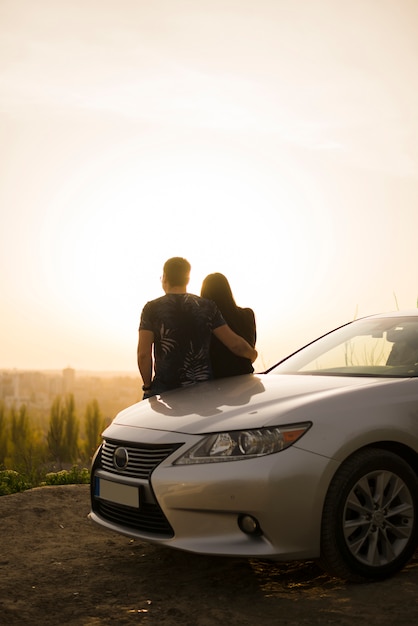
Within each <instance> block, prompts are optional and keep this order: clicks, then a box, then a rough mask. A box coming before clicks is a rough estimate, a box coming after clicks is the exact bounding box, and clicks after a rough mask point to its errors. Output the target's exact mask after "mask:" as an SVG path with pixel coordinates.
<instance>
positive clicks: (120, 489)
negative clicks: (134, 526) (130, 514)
mask: <svg viewBox="0 0 418 626" xmlns="http://www.w3.org/2000/svg"><path fill="white" fill-rule="evenodd" d="M95 495H96V496H98V497H99V498H101V499H102V500H108V501H109V502H114V503H115V504H123V505H125V506H132V507H135V508H139V488H138V487H132V486H131V485H123V484H121V483H114V482H113V481H111V480H105V479H104V478H96V484H95Z"/></svg>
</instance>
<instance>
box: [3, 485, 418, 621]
mask: <svg viewBox="0 0 418 626" xmlns="http://www.w3.org/2000/svg"><path fill="white" fill-rule="evenodd" d="M88 512H89V488H88V486H87V485H71V486H62V487H42V488H39V489H33V490H31V491H27V492H23V493H18V494H14V495H10V496H3V497H1V498H0V522H1V536H0V537H1V538H0V542H1V544H0V545H1V548H0V624H4V625H5V626H6V625H7V626H15V625H16V626H21V625H22V626H24V625H26V624H31V625H35V626H37V625H38V624H39V625H42V626H64V625H66V626H67V625H68V626H105V625H106V626H107V625H109V624H112V625H114V626H124V625H125V624H126V625H129V626H131V625H135V626H136V625H138V624H141V625H142V624H144V625H152V626H174V625H176V626H178V625H181V626H212V625H215V624H216V625H218V624H224V625H228V626H238V625H239V626H250V625H251V626H253V625H254V624H257V625H258V624H263V625H264V624H266V625H273V624H274V625H276V624H279V625H281V624H284V625H287V626H296V625H297V626H302V625H309V626H311V625H321V626H323V625H326V624H333V625H338V626H348V625H350V626H352V625H353V624H356V625H357V626H362V625H366V624H367V625H372V624H373V625H375V624H379V625H387V626H393V625H396V626H406V625H408V626H412V625H416V624H418V602H417V592H418V554H416V555H415V558H414V559H413V560H412V561H411V562H410V564H409V565H408V566H407V567H406V568H405V569H404V570H403V571H402V572H401V573H399V574H398V575H397V576H395V577H393V578H391V579H390V580H386V581H384V582H380V583H373V584H367V585H352V584H347V583H345V582H343V581H340V580H337V579H333V578H330V577H329V576H327V575H325V574H324V573H323V572H322V571H321V570H320V569H319V568H318V567H317V565H316V564H315V563H313V562H308V563H269V562H261V561H256V560H251V561H248V560H246V559H227V558H223V557H222V558H221V557H208V556H200V555H194V554H187V553H182V552H178V551H175V550H170V549H168V548H161V547H157V546H153V545H151V544H148V543H144V542H142V541H133V540H130V539H129V538H126V537H123V536H120V535H117V534H114V533H110V532H109V531H106V530H104V529H101V528H100V527H98V526H97V525H95V524H93V523H92V522H90V521H89V520H88V519H87V514H88Z"/></svg>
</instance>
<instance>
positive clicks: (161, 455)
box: [101, 440, 182, 480]
mask: <svg viewBox="0 0 418 626" xmlns="http://www.w3.org/2000/svg"><path fill="white" fill-rule="evenodd" d="M181 445H182V444H181V443H177V444H167V445H160V446H157V445H146V444H138V445H135V446H132V445H130V446H127V445H125V444H124V443H121V442H117V441H109V440H106V441H105V442H104V443H103V446H102V450H101V464H102V467H103V469H105V470H106V471H107V472H111V473H112V474H119V475H121V474H122V475H123V476H130V477H132V478H143V479H145V480H147V479H148V478H149V477H150V476H151V473H152V472H153V470H154V469H155V468H156V467H157V465H159V464H160V463H161V462H162V461H164V459H166V458H167V457H168V456H170V454H172V453H173V452H174V451H175V450H177V448H179V447H180V446H181ZM117 448H124V449H125V450H126V451H127V453H128V463H127V465H126V467H125V468H124V469H123V470H120V469H116V468H115V466H114V465H113V454H114V452H115V450H116V449H117Z"/></svg>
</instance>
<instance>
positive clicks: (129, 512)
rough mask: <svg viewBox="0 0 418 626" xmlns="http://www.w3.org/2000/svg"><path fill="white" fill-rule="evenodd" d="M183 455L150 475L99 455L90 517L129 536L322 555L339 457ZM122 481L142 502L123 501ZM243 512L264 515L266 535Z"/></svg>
mask: <svg viewBox="0 0 418 626" xmlns="http://www.w3.org/2000/svg"><path fill="white" fill-rule="evenodd" d="M189 444H190V441H188V442H187V446H186V447H187V448H188V447H189ZM115 445H120V446H124V445H129V446H132V444H124V443H123V442H115ZM176 447H177V446H176ZM179 453H181V448H179V449H178V450H177V451H175V452H174V453H171V454H170V455H169V456H168V457H167V458H165V459H164V460H163V461H161V462H160V463H159V464H158V465H157V466H156V467H155V468H154V469H153V470H152V471H150V473H149V476H148V477H147V478H145V477H143V478H136V477H132V476H129V475H127V474H126V473H124V472H117V473H115V471H113V470H112V469H110V471H109V468H104V467H103V466H102V463H101V454H100V453H99V454H98V456H97V458H96V460H95V463H94V464H93V468H92V496H91V500H92V510H91V513H90V518H91V519H92V520H93V521H95V522H97V523H98V524H100V525H102V526H104V527H106V528H108V529H110V530H113V531H116V532H118V533H122V534H125V535H127V536H129V537H134V538H137V539H142V540H146V541H149V542H152V543H161V544H165V545H169V546H171V547H173V548H178V549H181V550H186V551H190V552H197V553H202V554H217V555H225V556H227V555H228V556H241V557H259V558H271V559H279V560H290V559H306V558H316V557H318V556H319V550H320V527H321V515H322V507H323V501H324V498H325V495H326V490H327V488H328V484H329V481H330V479H331V477H332V475H333V474H334V472H335V470H336V467H337V463H336V462H335V461H332V460H330V459H327V458H326V457H323V456H320V455H316V454H313V453H310V452H306V451H304V450H300V449H298V448H297V447H296V446H292V447H291V448H288V449H286V450H284V451H282V452H279V453H277V454H272V455H268V456H264V457H260V458H257V459H246V460H239V461H227V462H219V463H210V464H196V465H187V466H184V465H173V464H172V462H173V460H174V459H175V458H177V457H178V456H179ZM100 481H105V482H106V483H107V482H110V483H112V485H111V487H112V489H110V492H111V495H109V494H105V498H103V497H102V495H100V490H98V488H97V486H98V482H99V487H100ZM118 485H121V486H122V485H124V486H127V487H128V491H131V490H132V489H139V506H136V505H135V506H128V505H127V504H126V502H125V503H123V502H122V503H120V502H115V501H114V500H115V499H118V497H116V498H115V497H114V496H113V495H112V494H114V493H117V492H118ZM109 498H110V499H109ZM121 499H122V500H123V498H121ZM243 515H248V516H251V517H252V518H254V519H255V520H257V522H258V525H259V528H260V529H261V533H254V534H248V533H245V532H243V531H242V530H241V528H240V526H239V523H238V522H239V519H240V517H242V516H243Z"/></svg>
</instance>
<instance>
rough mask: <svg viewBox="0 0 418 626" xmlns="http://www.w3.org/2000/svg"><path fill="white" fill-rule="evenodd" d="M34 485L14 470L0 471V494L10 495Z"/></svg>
mask: <svg viewBox="0 0 418 626" xmlns="http://www.w3.org/2000/svg"><path fill="white" fill-rule="evenodd" d="M31 486H32V485H30V484H29V483H28V481H27V480H26V478H25V477H24V476H22V475H21V474H19V472H15V471H14V470H2V471H0V496H8V495H10V494H11V493H17V492H18V491H26V490H27V489H30V488H31Z"/></svg>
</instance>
